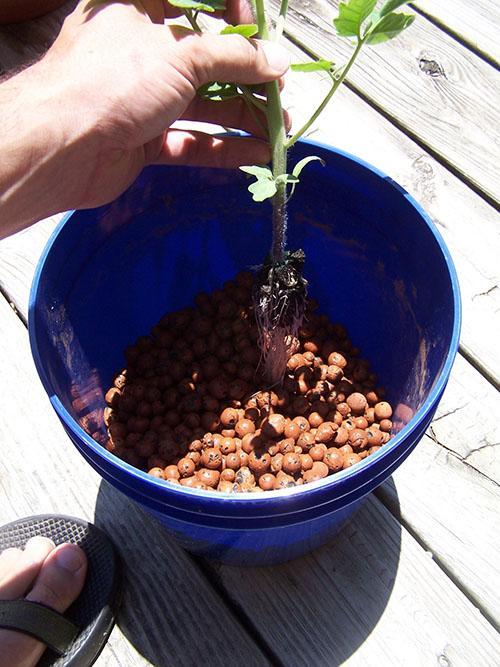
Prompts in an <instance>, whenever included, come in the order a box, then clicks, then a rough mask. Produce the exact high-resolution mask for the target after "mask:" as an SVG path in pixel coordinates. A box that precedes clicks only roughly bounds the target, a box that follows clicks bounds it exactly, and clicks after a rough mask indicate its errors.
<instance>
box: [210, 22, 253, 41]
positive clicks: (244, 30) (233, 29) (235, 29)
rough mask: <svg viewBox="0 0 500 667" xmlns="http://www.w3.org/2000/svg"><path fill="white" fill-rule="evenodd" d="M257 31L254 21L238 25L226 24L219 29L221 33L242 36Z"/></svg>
mask: <svg viewBox="0 0 500 667" xmlns="http://www.w3.org/2000/svg"><path fill="white" fill-rule="evenodd" d="M258 32H259V28H258V27H257V26H256V25H255V23H241V24H240V25H227V26H226V27H225V28H222V30H221V31H220V34H221V35H243V37H247V38H248V37H253V36H254V35H256V34H257V33H258Z"/></svg>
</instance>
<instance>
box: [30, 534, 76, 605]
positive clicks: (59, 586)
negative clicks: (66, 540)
mask: <svg viewBox="0 0 500 667" xmlns="http://www.w3.org/2000/svg"><path fill="white" fill-rule="evenodd" d="M86 573H87V558H86V556H85V553H84V552H83V550H82V549H81V548H80V547H78V546H77V545H75V544H61V545H60V546H58V547H56V548H55V549H54V550H53V551H52V552H51V553H50V554H49V555H48V556H47V558H46V559H45V561H44V563H43V566H42V568H41V570H40V573H39V575H38V577H37V578H36V581H35V583H34V585H33V588H32V590H31V591H30V593H29V594H28V595H27V596H26V599H27V600H32V601H34V602H40V603H42V604H45V605H47V606H48V607H52V609H55V610H56V611H58V612H61V613H62V612H64V611H65V610H66V609H67V608H68V607H69V605H70V604H71V603H72V602H74V601H75V600H76V598H77V597H78V595H79V594H80V592H81V590H82V588H83V584H84V582H85V575H86Z"/></svg>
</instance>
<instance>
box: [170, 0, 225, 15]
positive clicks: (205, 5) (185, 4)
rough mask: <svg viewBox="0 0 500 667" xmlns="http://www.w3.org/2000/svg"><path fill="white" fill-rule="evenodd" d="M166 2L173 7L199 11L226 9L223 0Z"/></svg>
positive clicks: (176, 0)
mask: <svg viewBox="0 0 500 667" xmlns="http://www.w3.org/2000/svg"><path fill="white" fill-rule="evenodd" d="M168 2H169V4H170V5H172V6H173V7H179V8H180V9H191V10H193V11H199V12H209V13H212V12H215V11H216V10H219V9H226V3H225V2H224V1H223V0H203V2H199V1H198V0H168Z"/></svg>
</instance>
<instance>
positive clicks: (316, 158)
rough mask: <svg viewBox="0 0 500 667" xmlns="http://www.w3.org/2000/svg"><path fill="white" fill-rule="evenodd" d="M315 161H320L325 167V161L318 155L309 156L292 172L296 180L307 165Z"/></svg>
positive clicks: (298, 163)
mask: <svg viewBox="0 0 500 667" xmlns="http://www.w3.org/2000/svg"><path fill="white" fill-rule="evenodd" d="M313 160H319V161H320V162H321V164H322V165H323V166H325V161H324V160H322V159H321V158H320V157H318V156H317V155H309V156H308V157H305V158H303V159H302V160H299V161H298V162H297V164H296V165H295V167H294V168H293V170H292V175H293V176H295V178H298V177H299V176H300V172H301V171H302V169H304V167H305V166H306V164H309V162H312V161H313Z"/></svg>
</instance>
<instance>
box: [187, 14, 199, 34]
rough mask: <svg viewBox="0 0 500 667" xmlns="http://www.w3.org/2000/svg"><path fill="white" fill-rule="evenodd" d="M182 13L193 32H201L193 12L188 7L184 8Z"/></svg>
mask: <svg viewBox="0 0 500 667" xmlns="http://www.w3.org/2000/svg"><path fill="white" fill-rule="evenodd" d="M183 11H184V15H185V17H186V18H187V20H188V21H189V23H190V24H191V27H192V28H193V30H194V31H195V32H199V33H201V28H200V26H199V25H198V21H197V20H196V15H193V12H192V11H191V10H190V9H184V10H183Z"/></svg>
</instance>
